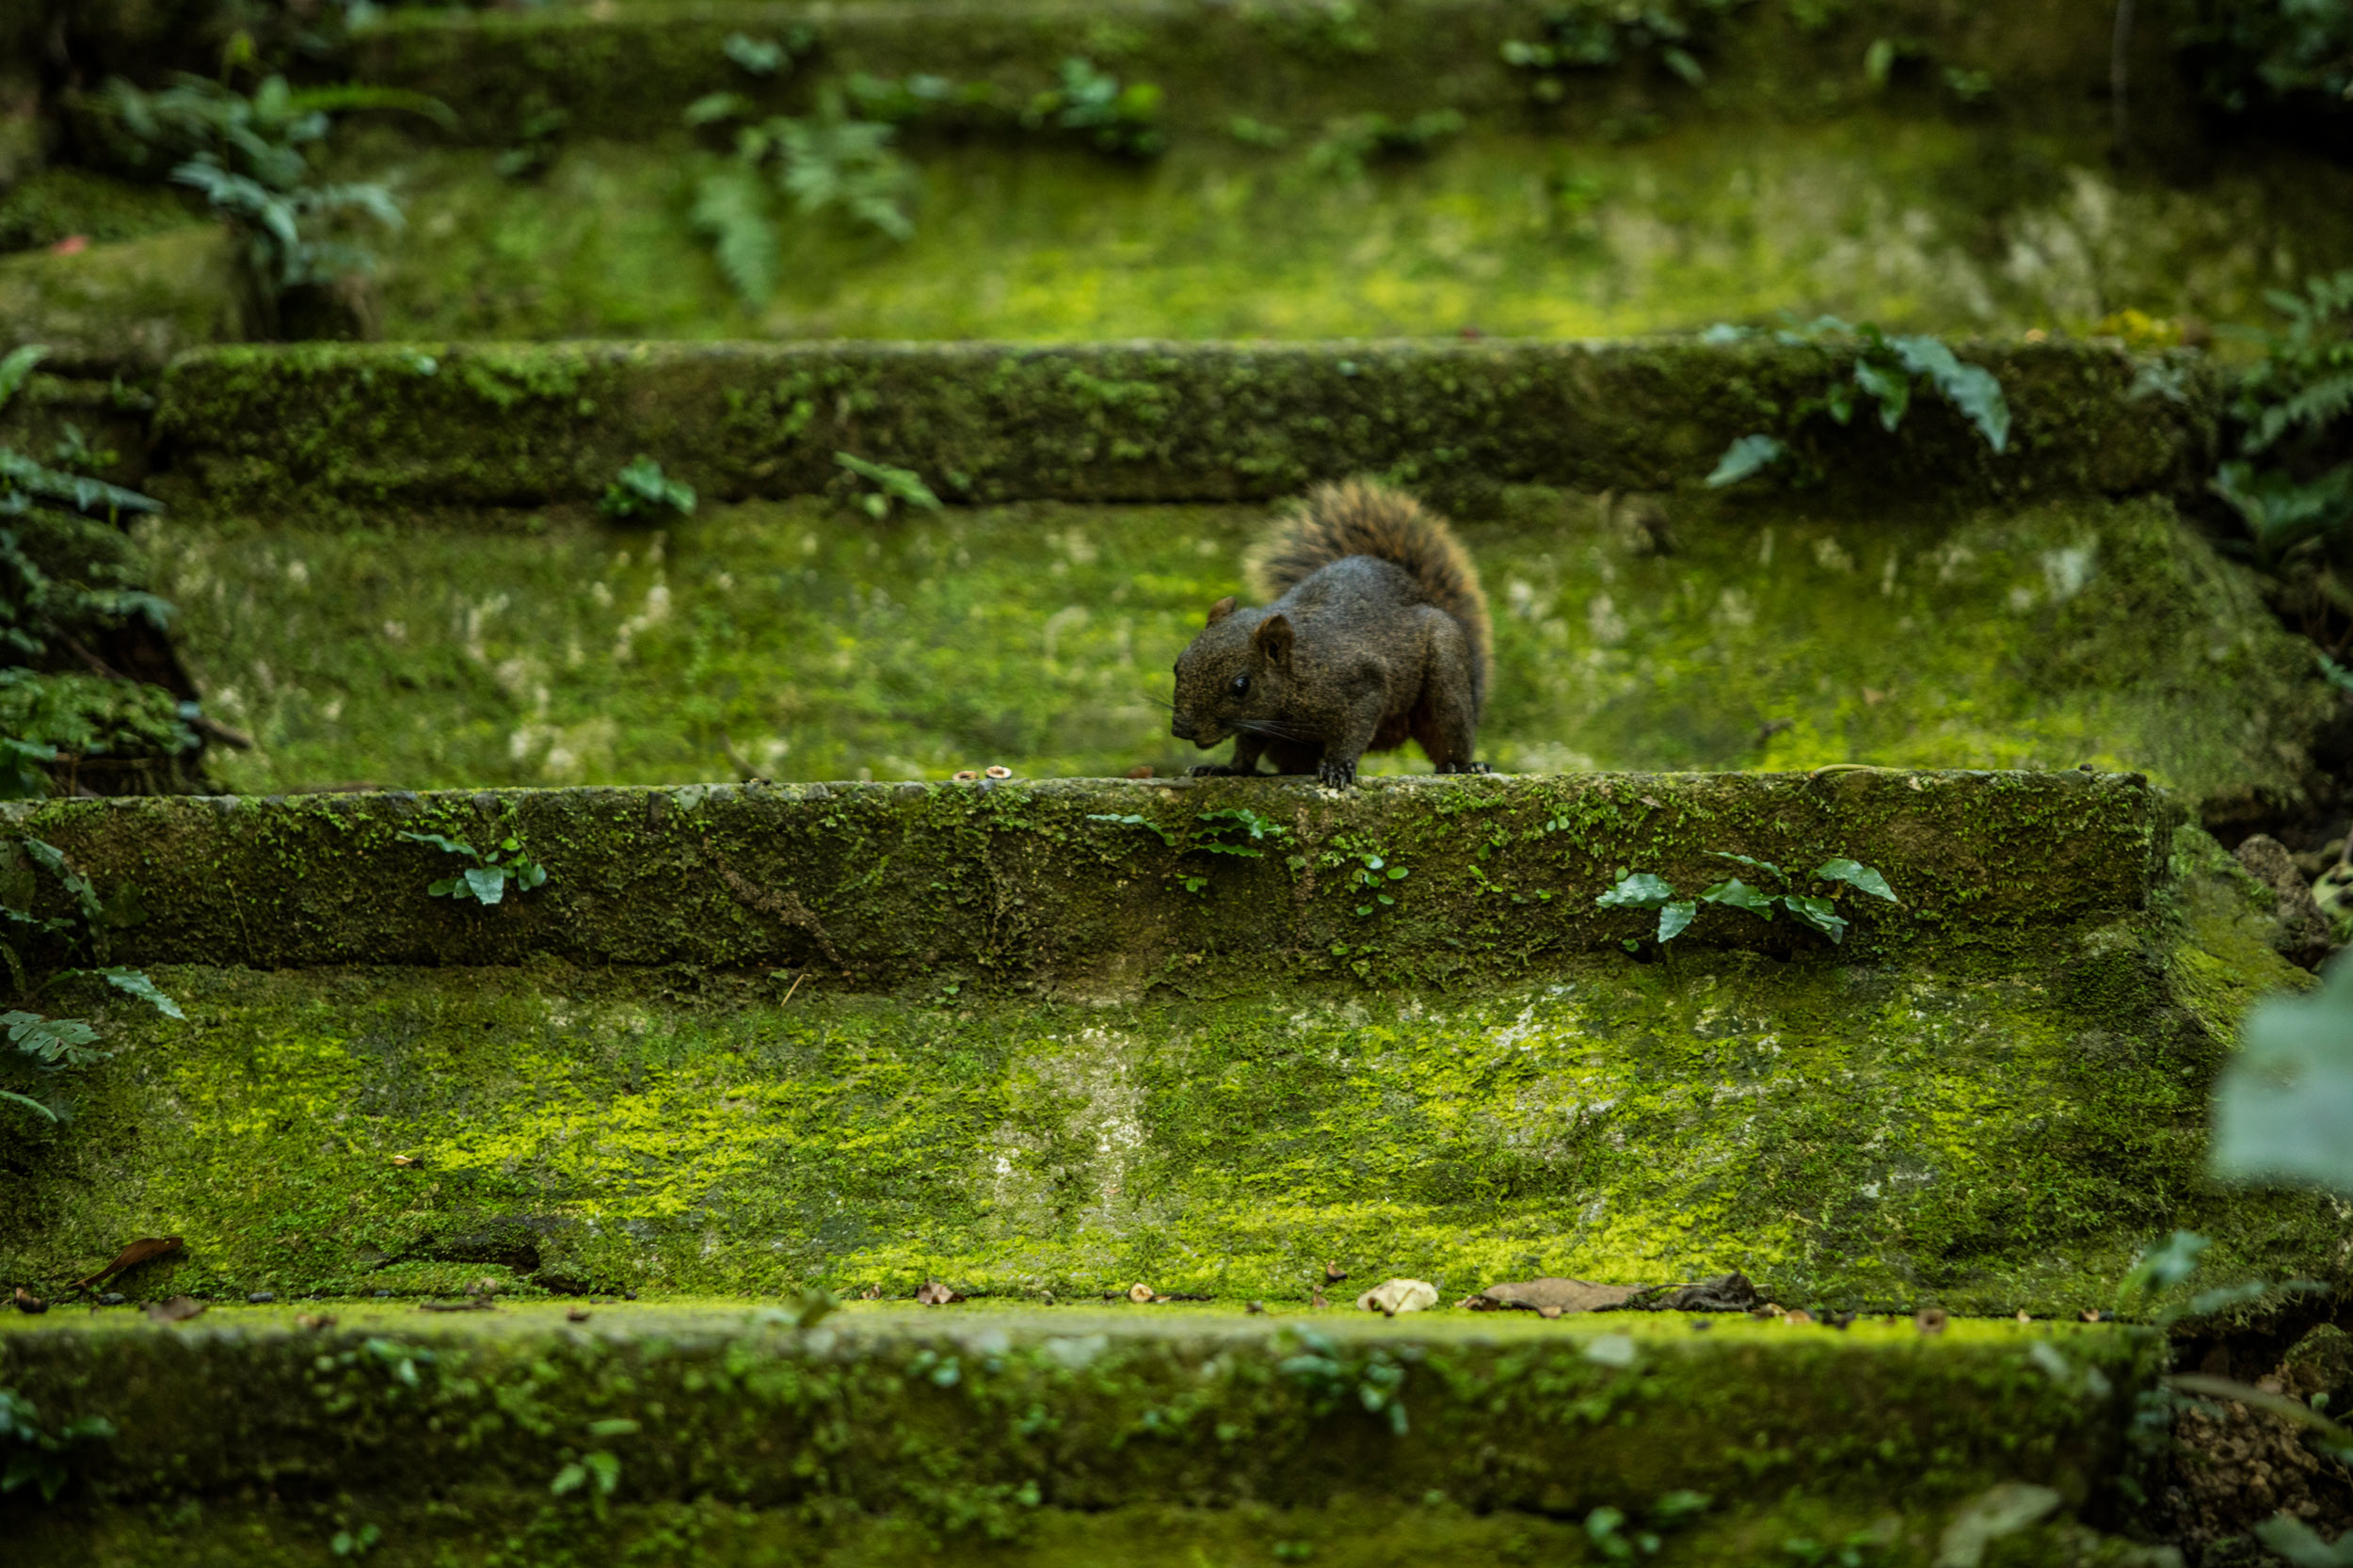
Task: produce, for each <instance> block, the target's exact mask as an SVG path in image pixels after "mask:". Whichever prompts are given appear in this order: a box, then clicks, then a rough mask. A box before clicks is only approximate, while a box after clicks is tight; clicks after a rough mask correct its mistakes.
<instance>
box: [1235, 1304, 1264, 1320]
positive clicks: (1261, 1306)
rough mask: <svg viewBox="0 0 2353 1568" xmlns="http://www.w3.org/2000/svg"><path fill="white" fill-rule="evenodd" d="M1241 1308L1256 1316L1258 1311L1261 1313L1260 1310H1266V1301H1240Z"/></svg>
mask: <svg viewBox="0 0 2353 1568" xmlns="http://www.w3.org/2000/svg"><path fill="white" fill-rule="evenodd" d="M1241 1309H1242V1310H1243V1311H1244V1312H1247V1313H1249V1314H1251V1315H1252V1316H1253V1317H1256V1316H1257V1315H1258V1314H1259V1313H1262V1312H1264V1311H1265V1310H1266V1303H1264V1302H1244V1303H1242V1306H1241Z"/></svg>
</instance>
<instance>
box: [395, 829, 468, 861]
mask: <svg viewBox="0 0 2353 1568" xmlns="http://www.w3.org/2000/svg"><path fill="white" fill-rule="evenodd" d="M401 837H402V838H404V839H407V840H410V841H411V842H414V843H420V844H431V845H432V846H433V847H434V848H435V849H438V850H441V851H443V852H445V853H447V854H450V855H463V856H467V857H468V858H470V859H480V858H481V854H480V852H479V851H477V850H476V849H475V848H474V847H473V845H472V844H470V843H468V842H466V840H463V839H444V838H443V837H441V835H440V834H439V833H403V834H402V835H401Z"/></svg>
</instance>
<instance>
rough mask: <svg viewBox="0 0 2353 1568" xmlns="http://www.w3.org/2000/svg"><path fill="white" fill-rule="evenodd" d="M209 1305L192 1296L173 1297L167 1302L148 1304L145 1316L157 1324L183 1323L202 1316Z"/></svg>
mask: <svg viewBox="0 0 2353 1568" xmlns="http://www.w3.org/2000/svg"><path fill="white" fill-rule="evenodd" d="M209 1305H211V1303H209V1302H200V1301H198V1300H197V1299H196V1298H195V1297H194V1296H174V1297H172V1298H171V1299H170V1300H169V1301H167V1302H150V1303H149V1304H148V1307H147V1315H148V1316H149V1317H150V1318H152V1319H153V1320H155V1321H157V1322H159V1323H184V1322H186V1321H187V1320H189V1319H191V1318H196V1317H200V1316H202V1314H203V1312H204V1309H205V1308H206V1307H207V1306H209Z"/></svg>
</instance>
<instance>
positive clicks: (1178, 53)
mask: <svg viewBox="0 0 2353 1568" xmlns="http://www.w3.org/2000/svg"><path fill="white" fill-rule="evenodd" d="M1559 9H1560V8H1558V7H1556V6H1548V5H1545V4H1544V3H1542V0H1389V3H1384V4H1377V5H1354V4H1345V5H1334V4H1326V3H1323V0H1303V3H1292V0H1269V3H1253V4H1245V5H1234V4H1225V3H1220V0H1110V3H1096V4H1086V5H1080V4H1071V3H1069V0H1027V3H1011V4H1008V3H1003V0H977V3H962V4H936V3H915V4H907V3H892V4H858V3H853V4H840V5H827V6H818V7H810V6H807V5H803V4H793V3H781V0H697V3H691V4H654V5H621V6H612V5H606V6H573V7H552V6H551V7H544V8H529V9H520V10H518V9H507V8H498V9H488V8H479V9H463V8H444V9H440V10H431V9H426V8H412V9H390V10H388V11H386V12H384V13H383V14H382V15H381V17H380V19H379V20H377V21H376V22H375V23H374V24H370V25H368V26H365V27H362V28H360V29H358V30H357V31H356V32H355V35H354V37H353V38H352V40H351V41H350V43H349V45H348V46H347V47H346V48H345V49H344V51H343V53H342V56H341V57H340V58H339V59H337V60H336V61H335V62H334V65H335V67H336V68H340V69H341V70H343V71H344V72H349V73H352V74H356V75H357V76H358V77H360V79H362V80H365V81H368V82H370V83H373V84H378V85H385V86H397V87H405V88H412V89H414V90H418V91H423V92H429V93H432V94H435V95H437V96H439V97H440V98H441V99H442V100H443V101H444V102H446V103H448V104H450V105H451V106H452V107H453V108H454V109H455V110H456V112H457V120H458V124H457V129H456V135H457V136H459V137H461V138H463V139H466V140H470V141H474V142H482V143H488V144H492V145H496V144H498V143H500V142H503V141H508V140H520V139H521V138H522V137H523V136H525V135H527V134H528V133H526V131H525V129H524V127H525V126H526V125H527V124H528V123H529V122H530V121H531V120H532V118H533V117H534V116H535V115H543V114H545V113H546V112H547V111H549V110H551V109H554V110H561V111H563V112H564V113H566V114H568V115H569V116H570V117H571V123H572V124H573V125H575V126H593V127H595V128H596V129H597V130H598V131H599V132H600V134H605V135H616V134H618V135H632V134H633V135H646V134H649V133H659V132H663V131H666V130H670V129H672V128H674V127H675V126H676V125H677V124H678V123H679V117H680V112H681V111H682V110H683V109H684V107H685V105H686V104H689V103H691V102H693V101H694V100H696V98H699V97H701V96H702V95H704V94H706V93H709V92H713V91H722V90H731V91H736V92H740V93H743V94H744V95H746V96H747V97H750V98H751V99H753V100H754V101H755V102H757V103H758V104H760V106H762V107H763V108H767V109H771V110H788V111H799V110H805V109H806V108H808V104H809V102H810V98H811V87H810V84H811V83H812V82H813V81H815V80H817V79H820V78H822V77H836V78H839V77H840V76H844V75H848V74H850V73H853V72H863V73H866V74H869V75H872V76H879V77H885V78H893V79H896V78H903V77H905V76H908V75H932V76H939V77H945V78H947V79H949V80H951V81H952V82H956V83H959V84H962V83H984V84H988V85H991V86H993V87H995V88H999V89H1000V91H1001V93H1002V94H1003V95H1004V98H1005V99H1006V101H1007V102H1009V103H1011V104H1016V105H1018V104H1026V103H1027V102H1028V100H1029V99H1030V98H1031V96H1032V94H1035V93H1037V92H1040V91H1044V90H1048V89H1050V88H1055V87H1057V86H1059V85H1060V81H1059V76H1058V71H1059V68H1060V67H1061V65H1062V62H1063V61H1064V60H1065V59H1068V58H1071V57H1074V56H1076V57H1084V58H1087V59H1089V60H1090V61H1091V62H1092V63H1093V64H1094V65H1096V67H1098V68H1100V69H1102V70H1106V71H1110V72H1116V73H1117V74H1118V75H1119V76H1120V77H1121V79H1122V80H1124V81H1128V82H1148V83H1150V84H1152V85H1154V86H1155V87H1157V88H1160V92H1161V99H1160V106H1159V116H1158V118H1159V120H1160V123H1161V124H1163V125H1166V126H1168V127H1170V128H1172V129H1176V130H1180V131H1191V132H1209V133H1216V134H1223V133H1225V131H1226V129H1227V127H1228V124H1229V122H1230V121H1231V120H1232V119H1233V117H1234V116H1236V115H1247V116H1250V117H1252V118H1254V119H1257V120H1260V121H1261V122H1264V123H1271V124H1274V125H1280V126H1287V127H1300V128H1311V127H1314V126H1317V125H1320V124H1321V123H1322V122H1323V121H1324V120H1328V119H1331V118H1333V117H1335V116H1339V115H1345V114H1352V113H1354V114H1363V113H1381V114H1385V115H1388V116H1391V117H1393V118H1395V119H1398V120H1410V119H1411V118H1412V117H1413V116H1414V115H1416V114H1418V113H1422V112H1426V111H1430V110H1453V111H1456V112H1459V113H1465V114H1470V115H1478V116H1482V117H1489V118H1496V119H1502V120H1511V121H1520V120H1529V119H1534V120H1539V121H1540V122H1543V123H1546V124H1549V125H1554V126H1561V127H1567V128H1573V129H1577V130H1582V131H1585V132H1588V133H1598V132H1600V131H1601V129H1602V128H1603V126H1604V125H1605V123H1606V124H1607V125H1608V126H1609V129H1610V130H1611V131H1614V132H1615V133H1616V134H1617V135H1618V136H1624V135H1625V134H1626V132H1625V125H1626V123H1627V121H1628V120H1629V119H1631V120H1633V121H1634V122H1635V123H1637V124H1642V123H1648V122H1650V121H1651V120H1657V119H1658V118H1659V117H1660V116H1662V115H1670V114H1678V113H1698V112H1710V111H1714V112H1721V111H1723V110H1726V109H1734V110H1743V111H1756V110H1760V109H1762V110H1770V111H1778V112H1780V113H1783V114H1788V115H1793V116H1798V117H1810V116H1818V115H1820V114H1821V113H1823V112H1824V111H1825V110H1827V109H1832V108H1834V107H1837V106H1840V105H1842V104H1857V103H1861V102H1864V101H1866V100H1868V99H1870V98H1873V97H1877V96H1881V95H1882V91H1883V84H1880V83H1875V82H1873V81H1872V80H1871V79H1870V78H1869V76H1867V75H1866V74H1865V72H1864V70H1863V69H1862V61H1863V57H1864V53H1865V50H1866V49H1867V48H1868V47H1869V46H1870V44H1871V43H1872V41H1873V40H1874V39H1876V38H1885V37H1898V38H1902V39H1904V40H1906V42H1907V45H1908V48H1909V51H1910V55H1909V57H1910V58H1913V59H1933V60H1935V61H1936V62H1938V64H1940V65H1941V66H1944V67H1950V68H1958V69H1964V70H1972V71H1978V72H1986V73H1987V77H1988V80H1990V81H1993V82H1996V83H1998V84H1999V88H2000V96H1999V98H1998V99H1997V100H1996V104H1998V105H1999V106H2000V107H2001V108H2002V109H2003V110H2005V111H2006V112H2007V113H2008V114H2009V116H2011V117H2012V118H2027V119H2031V120H2036V121H2039V122H2041V123H2043V124H2046V125H2047V124H2052V123H2060V124H2066V123H2071V122H2073V123H2080V122H2083V121H2085V120H2089V119H2090V118H2092V116H2093V115H2094V114H2095V113H2096V109H2095V108H2094V107H2093V106H2092V105H2091V104H2089V99H2090V97H2091V95H2092V93H2093V92H2094V91H2095V90H2096V89H2098V88H2104V87H2105V85H2106V82H2107V72H2108V69H2109V51H2110V43H2111V39H2110V30H2109V27H2108V26H2107V24H2105V22H2103V21H2101V20H2100V19H2098V18H2095V17H2090V16H2087V15H2083V14H2079V13H2076V12H2073V11H2069V10H2067V9H2065V8H2059V9H2057V10H2055V9H2054V8H2049V7H2045V6H2037V5H2032V4H2022V3H2017V0H2009V3H2002V4H1992V5H1985V6H1979V7H1973V8H1968V9H1967V10H1966V11H1956V10H1955V9H1954V8H1950V7H1945V6H1939V5H1935V4H1932V3H1926V0H1896V3H1883V4H1879V5H1875V6H1874V7H1872V8H1871V9H1870V11H1869V12H1868V13H1867V14H1866V15H1864V16H1850V15H1848V14H1847V13H1844V12H1839V11H1825V12H1822V13H1820V14H1819V15H1818V16H1817V17H1816V18H1814V19H1813V20H1812V22H1811V24H1806V23H1804V22H1801V21H1800V20H1798V19H1795V18H1793V17H1791V16H1790V15H1789V14H1787V13H1786V12H1785V10H1784V8H1780V7H1775V6H1754V5H1752V6H1731V7H1710V8H1694V9H1695V10H1697V11H1698V12H1699V13H1700V14H1697V15H1695V16H1690V17H1689V20H1692V21H1694V22H1696V23H1697V24H1698V28H1697V31H1698V33H1699V34H1700V40H1688V39H1687V40H1685V41H1686V42H1687V43H1688V44H1689V47H1690V48H1691V49H1693V50H1696V51H1697V52H1698V53H1699V55H1700V56H1704V57H1705V62H1706V71H1707V72H1708V75H1707V79H1706V80H1705V82H1704V83H1700V84H1694V83H1689V82H1686V81H1684V80H1683V79H1682V78H1681V77H1680V76H1679V75H1678V74H1677V73H1675V72H1673V71H1671V70H1670V69H1669V67H1668V65H1667V64H1666V63H1665V62H1664V60H1663V59H1662V58H1661V57H1660V56H1661V53H1662V51H1661V50H1660V49H1659V48H1658V47H1657V46H1656V45H1654V44H1650V43H1649V42H1648V40H1645V39H1642V38H1641V37H1631V38H1629V37H1625V35H1624V34H1619V35H1617V36H1615V37H1613V38H1611V39H1610V45H1609V55H1608V56H1605V58H1604V59H1603V60H1602V61H1600V62H1598V63H1599V64H1600V65H1601V66H1602V67H1603V69H1592V68H1586V69H1579V70H1566V71H1561V72H1545V73H1544V74H1546V75H1550V76H1552V77H1553V79H1554V83H1555V88H1553V89H1548V90H1546V91H1545V92H1544V93H1542V94H1541V95H1540V94H1539V93H1538V92H1537V91H1536V90H1535V89H1536V88H1537V86H1538V77H1539V72H1535V71H1531V70H1529V69H1525V68H1522V67H1515V66H1513V65H1512V64H1510V63H1508V61H1507V59H1506V57H1505V53H1504V48H1505V45H1506V44H1508V43H1512V42H1514V41H1517V42H1529V43H1535V42H1544V41H1546V40H1549V39H1550V37H1551V34H1550V32H1549V31H1548V27H1547V24H1548V22H1549V21H1550V20H1551V18H1552V16H1553V14H1554V13H1555V12H1556V11H1558V10H1559ZM1713 12H1729V13H1730V14H1729V16H1728V17H1723V16H1719V15H1716V14H1709V13H1713ZM1632 31H1633V29H1632V28H1628V29H1626V32H1632ZM2148 32H2149V33H2151V34H2152V35H2156V34H2160V33H2161V32H2162V29H2159V28H2155V27H2152V28H2150V29H2148ZM739 34H741V35H745V36H749V37H752V38H755V39H763V40H778V41H783V40H792V41H794V42H795V43H796V44H797V46H798V50H799V54H798V57H797V59H796V60H795V61H794V62H793V63H792V66H790V67H788V68H786V69H784V70H781V71H776V72H770V73H767V74H755V73H753V72H750V71H748V70H746V69H744V68H743V67H741V66H739V65H737V64H734V63H731V61H730V56H729V55H728V51H727V49H726V44H727V41H728V39H729V38H730V37H733V36H736V35H739ZM2144 41H2145V42H2146V44H2147V45H2148V47H2144V48H2142V49H2141V50H2139V51H2138V52H2137V55H2136V57H2135V58H2136V64H2138V65H2142V66H2145V68H2146V73H2145V75H2144V74H2141V73H2137V74H2136V76H2135V83H2136V87H2137V93H2136V98H2135V106H2136V110H2137V113H2138V114H2140V115H2141V116H2143V117H2145V118H2147V119H2148V120H2150V122H2151V125H2152V126H2154V125H2157V124H2159V123H2160V122H2162V121H2163V120H2165V119H2166V117H2167V116H2169V115H2170V114H2174V113H2178V112H2179V110H2180V104H2179V103H2178V95H2179V93H2180V90H2181V89H2180V88H2178V87H2177V86H2176V85H2175V84H2174V83H2173V82H2172V81H2171V80H2170V79H2169V72H2165V71H2164V69H2163V67H2164V65H2165V64H2166V63H2167V62H2166V59H2165V47H2164V41H2163V40H2162V39H2161V38H2152V39H2150V40H2144ZM1687 57H1689V56H1687ZM1922 74H1923V75H1926V74H1927V73H1926V72H1923V73H1922ZM1915 86H1916V85H1915V84H1913V83H1912V82H1910V81H1906V82H1905V83H1904V84H1903V87H1904V88H1905V89H1907V90H1906V94H1905V95H1906V96H1908V97H1911V98H1913V99H1915V100H1916V101H1917V102H1918V104H1919V105H1920V106H1921V107H1922V108H1923V109H1927V110H1929V111H1931V112H1943V111H1945V110H1947V109H1949V107H1950V106H1951V104H1950V101H1949V100H1948V99H1947V98H1946V97H1945V95H1943V94H1940V93H1938V92H1936V91H1934V90H1933V89H1932V88H1929V89H1920V90H1911V89H1913V88H1915ZM1561 88H1565V89H1566V90H1559V89H1561ZM2144 134H2147V133H2146V131H2144Z"/></svg>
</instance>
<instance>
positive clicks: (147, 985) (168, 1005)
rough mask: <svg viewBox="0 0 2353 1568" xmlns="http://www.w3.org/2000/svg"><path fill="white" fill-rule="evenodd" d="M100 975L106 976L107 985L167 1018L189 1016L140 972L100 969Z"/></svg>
mask: <svg viewBox="0 0 2353 1568" xmlns="http://www.w3.org/2000/svg"><path fill="white" fill-rule="evenodd" d="M98 973H100V974H102V975H104V976H105V977H106V984H109V985H112V986H113V987H114V988H115V989H116V990H118V991H121V992H124V993H127V994H128V995H131V996H135V997H136V998H138V999H139V1000H141V1001H143V1002H145V1003H147V1004H148V1005H149V1006H150V1007H152V1008H153V1009H154V1010H155V1011H156V1012H158V1013H161V1014H162V1015H163V1016H165V1017H167V1018H183V1019H184V1018H185V1017H186V1016H187V1015H186V1014H185V1013H183V1012H181V1011H180V1004H179V1003H178V1002H176V1001H174V1000H171V999H170V998H169V997H168V996H166V995H164V994H163V992H161V991H159V990H157V989H156V988H155V983H154V982H153V981H152V980H150V979H148V978H147V976H146V975H145V974H144V973H143V972H141V971H140V970H137V969H126V968H120V967H117V968H105V969H100V970H99V971H98Z"/></svg>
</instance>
